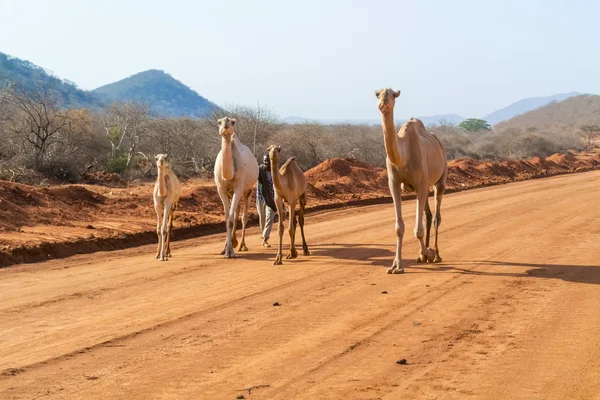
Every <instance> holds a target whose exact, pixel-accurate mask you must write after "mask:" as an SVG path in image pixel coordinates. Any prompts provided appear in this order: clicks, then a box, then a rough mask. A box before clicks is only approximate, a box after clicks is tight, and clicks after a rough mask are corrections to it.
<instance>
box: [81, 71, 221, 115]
mask: <svg viewBox="0 0 600 400" xmlns="http://www.w3.org/2000/svg"><path fill="white" fill-rule="evenodd" d="M92 93H94V94H96V95H98V96H99V97H103V98H105V99H106V100H107V101H109V102H110V101H115V100H119V101H138V102H145V103H149V104H150V105H151V107H152V111H154V112H155V113H157V114H158V115H166V116H171V117H180V116H194V117H197V116H206V115H209V114H210V112H211V111H213V110H215V109H218V108H219V107H218V106H217V105H216V104H214V103H211V102H210V101H208V100H207V99H205V98H204V97H202V96H200V95H199V94H198V93H196V92H195V91H193V90H192V89H190V88H189V87H187V86H186V85H184V84H183V83H181V82H180V81H178V80H177V79H175V78H173V77H172V76H171V75H169V74H167V73H166V72H164V71H160V70H156V69H151V70H148V71H144V72H140V73H138V74H135V75H132V76H130V77H129V78H125V79H122V80H120V81H118V82H114V83H111V84H108V85H105V86H101V87H99V88H97V89H94V90H93V91H92Z"/></svg>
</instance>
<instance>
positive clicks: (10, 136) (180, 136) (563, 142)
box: [0, 84, 586, 183]
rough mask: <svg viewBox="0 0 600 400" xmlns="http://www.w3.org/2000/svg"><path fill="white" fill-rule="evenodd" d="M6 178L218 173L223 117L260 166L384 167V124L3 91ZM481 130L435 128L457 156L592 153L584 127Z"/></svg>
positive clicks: (0, 116) (1, 155) (0, 170)
mask: <svg viewBox="0 0 600 400" xmlns="http://www.w3.org/2000/svg"><path fill="white" fill-rule="evenodd" d="M0 87H3V88H2V89H0V135H1V136H2V140H0V179H5V180H13V181H20V182H29V183H36V182H40V181H43V180H47V179H53V180H61V181H68V182H78V181H81V180H84V179H85V178H86V177H88V176H90V174H93V173H96V172H101V173H104V172H107V173H113V174H118V175H119V176H120V177H122V178H124V179H143V178H151V177H152V176H153V174H154V168H153V164H154V163H153V159H154V155H155V154H158V153H167V154H169V159H170V160H171V161H172V163H173V166H174V169H175V171H176V172H177V174H179V176H181V177H183V178H185V177H193V176H204V177H208V176H210V175H211V173H212V170H213V167H214V165H213V164H214V160H215V157H216V155H217V153H218V151H219V149H220V145H221V142H220V137H219V135H218V130H217V125H216V119H217V118H220V117H222V116H223V115H228V116H230V117H233V118H236V119H237V124H236V132H237V134H238V136H239V137H240V139H241V140H242V142H243V143H245V144H246V145H247V146H249V147H250V149H251V150H253V151H254V153H255V155H256V157H257V159H259V160H261V159H262V155H263V154H264V152H265V149H266V148H267V147H268V145H270V144H272V143H277V144H279V145H281V146H282V149H283V153H284V154H283V157H289V156H292V155H293V156H296V158H297V160H298V163H299V165H300V167H301V168H302V169H304V170H306V169H309V168H312V167H313V166H315V165H317V164H319V163H321V162H322V161H324V160H325V159H327V158H332V157H351V158H356V159H359V160H362V161H365V162H367V163H370V164H374V165H378V166H381V167H383V166H385V158H386V157H385V148H384V144H383V139H382V133H381V127H380V126H378V125H373V126H367V125H322V124H317V123H302V124H284V123H282V122H281V121H280V120H279V119H278V118H277V116H276V115H274V114H273V113H272V112H270V111H269V110H267V109H264V108H261V107H256V108H249V107H240V106H229V107H224V108H223V109H219V110H217V111H214V113H213V115H212V116H211V117H209V118H205V119H192V118H156V117H153V116H152V110H150V109H149V108H148V107H147V106H145V105H144V104H141V103H113V104H110V105H108V106H105V107H104V108H103V109H101V110H99V111H97V110H78V109H66V108H64V107H63V104H61V103H60V101H59V96H57V95H56V93H54V92H53V91H52V89H48V88H42V87H35V88H33V89H31V88H28V90H25V89H22V88H20V87H19V85H18V84H5V85H0ZM483 122H484V123H483V124H482V123H480V122H478V124H479V126H482V127H483V128H482V129H479V130H473V124H469V129H463V128H464V127H459V126H454V125H451V124H446V123H441V124H438V125H436V126H431V127H429V129H430V130H432V131H433V132H435V133H436V134H437V135H438V136H439V138H440V140H441V141H442V143H444V145H445V146H446V148H447V150H448V158H449V159H455V158H461V157H470V158H474V159H491V160H501V159H509V158H523V157H531V156H536V155H537V156H542V157H544V156H548V155H551V154H553V153H556V152H564V151H566V150H569V149H583V148H584V147H585V145H586V144H585V142H584V141H583V140H582V135H581V130H580V129H562V128H561V129H554V128H553V127H552V126H545V127H543V128H539V129H538V128H536V127H531V126H528V127H527V128H517V127H514V126H511V127H510V128H504V129H502V128H501V129H498V128H496V129H491V130H489V129H488V128H489V126H488V125H487V124H486V123H485V121H483Z"/></svg>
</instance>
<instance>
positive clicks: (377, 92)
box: [375, 89, 381, 98]
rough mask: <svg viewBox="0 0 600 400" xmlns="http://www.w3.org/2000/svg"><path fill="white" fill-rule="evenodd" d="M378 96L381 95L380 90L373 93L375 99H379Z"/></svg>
mask: <svg viewBox="0 0 600 400" xmlns="http://www.w3.org/2000/svg"><path fill="white" fill-rule="evenodd" d="M380 94H381V89H380V90H376V91H375V97H377V98H379V95H380Z"/></svg>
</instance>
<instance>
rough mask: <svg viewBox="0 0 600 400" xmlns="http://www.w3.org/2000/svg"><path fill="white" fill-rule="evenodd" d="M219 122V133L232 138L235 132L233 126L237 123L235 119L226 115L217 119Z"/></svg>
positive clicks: (226, 137)
mask: <svg viewBox="0 0 600 400" xmlns="http://www.w3.org/2000/svg"><path fill="white" fill-rule="evenodd" d="M217 123H218V124H219V135H221V136H222V137H223V138H225V139H231V137H232V136H233V134H234V133H235V132H234V131H233V126H234V125H235V119H233V118H229V117H225V118H221V119H219V120H217Z"/></svg>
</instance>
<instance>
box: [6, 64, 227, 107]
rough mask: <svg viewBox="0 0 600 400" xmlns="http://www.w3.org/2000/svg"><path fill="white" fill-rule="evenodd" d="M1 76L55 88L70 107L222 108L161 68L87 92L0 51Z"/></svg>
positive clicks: (30, 87) (30, 86)
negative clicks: (119, 103)
mask: <svg viewBox="0 0 600 400" xmlns="http://www.w3.org/2000/svg"><path fill="white" fill-rule="evenodd" d="M0 78H8V79H9V80H11V81H13V82H17V83H19V84H21V85H23V87H25V88H26V89H28V90H34V89H35V86H36V85H41V86H42V87H51V88H53V89H54V90H56V91H57V92H58V93H59V95H60V97H61V100H62V103H63V106H64V107H66V108H90V109H94V110H98V109H100V108H102V107H103V106H105V105H106V104H109V103H111V102H113V101H117V100H118V101H140V102H144V103H147V104H148V105H149V106H150V107H151V110H152V111H153V112H154V113H155V114H156V115H159V116H169V117H179V116H191V117H202V116H206V115H208V114H210V112H211V111H212V110H214V109H218V108H219V107H218V106H217V105H216V104H214V103H211V102H210V101H208V100H207V99H205V98H204V97H202V96H200V95H199V94H198V93H196V92H195V91H193V90H192V89H190V88H189V87H187V86H186V85H184V84H183V83H181V82H179V81H178V80H177V79H175V78H173V77H172V76H171V75H169V74H167V73H165V72H164V71H159V70H149V71H145V72H140V73H139V74H135V75H133V76H130V77H129V78H125V79H123V80H120V81H118V82H115V83H111V84H109V85H105V86H102V87H99V88H97V89H95V90H92V91H86V90H82V89H80V88H78V87H77V85H75V83H73V82H71V81H68V80H65V79H60V78H58V77H56V76H55V75H54V74H52V72H50V71H48V70H45V69H44V68H42V67H39V66H37V65H35V64H33V63H32V62H29V61H25V60H21V59H18V58H16V57H11V56H9V55H7V54H4V53H0Z"/></svg>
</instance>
